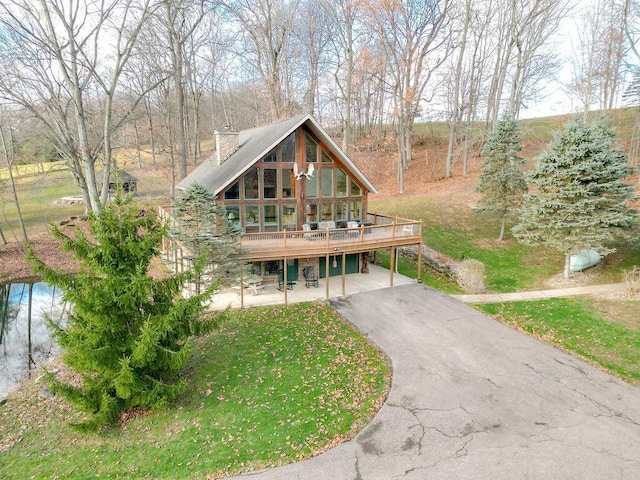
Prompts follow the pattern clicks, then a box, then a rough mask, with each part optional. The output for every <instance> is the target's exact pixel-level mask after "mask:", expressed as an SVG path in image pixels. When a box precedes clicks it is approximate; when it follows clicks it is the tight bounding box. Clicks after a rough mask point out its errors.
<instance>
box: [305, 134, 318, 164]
mask: <svg viewBox="0 0 640 480" xmlns="http://www.w3.org/2000/svg"><path fill="white" fill-rule="evenodd" d="M305 157H306V160H307V163H316V162H317V161H318V142H316V141H315V140H314V139H313V138H311V135H309V134H308V133H307V134H306V135H305Z"/></svg>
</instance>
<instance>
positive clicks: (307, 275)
mask: <svg viewBox="0 0 640 480" xmlns="http://www.w3.org/2000/svg"><path fill="white" fill-rule="evenodd" d="M302 275H303V276H304V285H305V287H307V288H309V287H312V286H313V287H316V288H317V287H318V275H317V274H316V269H315V268H314V267H312V266H309V267H304V268H303V269H302Z"/></svg>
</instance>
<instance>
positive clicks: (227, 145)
mask: <svg viewBox="0 0 640 480" xmlns="http://www.w3.org/2000/svg"><path fill="white" fill-rule="evenodd" d="M239 135H240V133H239V132H237V131H235V130H233V128H231V125H228V124H227V125H225V126H224V127H222V130H216V131H215V137H216V158H217V159H218V165H222V164H223V163H224V162H225V161H226V160H227V159H228V158H229V157H230V156H231V155H233V154H234V153H235V151H236V150H238V148H239V147H240V140H239Z"/></svg>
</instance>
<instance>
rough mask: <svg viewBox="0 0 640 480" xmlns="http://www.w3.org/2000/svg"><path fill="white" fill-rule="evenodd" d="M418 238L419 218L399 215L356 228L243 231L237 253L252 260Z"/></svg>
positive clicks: (395, 244)
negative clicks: (406, 218) (382, 221)
mask: <svg viewBox="0 0 640 480" xmlns="http://www.w3.org/2000/svg"><path fill="white" fill-rule="evenodd" d="M370 215H371V214H370ZM421 239H422V224H421V222H416V221H412V220H404V219H403V220H400V221H399V222H398V223H396V222H395V221H393V222H392V223H387V224H384V225H370V226H369V225H367V226H361V227H358V228H336V229H331V230H312V231H285V232H274V233H250V234H245V235H243V236H242V240H241V248H242V254H241V255H242V257H243V258H251V259H255V260H270V259H277V258H283V257H313V256H319V255H326V254H334V253H336V252H340V253H342V252H345V253H358V252H368V251H373V250H380V249H386V248H390V247H402V246H408V245H415V244H417V243H420V241H421Z"/></svg>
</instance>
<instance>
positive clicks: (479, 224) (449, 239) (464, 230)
mask: <svg viewBox="0 0 640 480" xmlns="http://www.w3.org/2000/svg"><path fill="white" fill-rule="evenodd" d="M369 210H370V211H372V212H376V213H382V214H387V215H390V216H396V215H398V216H400V217H405V218H411V219H415V220H422V221H423V224H424V226H423V241H424V243H425V244H426V245H428V246H429V247H431V248H433V249H435V250H437V251H439V252H441V253H444V254H445V255H448V256H449V257H451V258H453V259H455V260H462V259H464V258H473V259H476V260H480V261H481V262H483V263H484V265H485V272H486V278H485V285H486V287H487V289H488V290H489V291H493V292H515V291H521V290H535V289H539V288H548V287H546V286H545V285H544V280H546V279H548V278H549V277H551V276H553V275H554V274H559V273H561V272H562V268H563V265H564V259H563V257H562V255H560V254H559V253H558V252H556V251H554V250H550V249H545V248H532V247H526V246H523V245H520V244H519V243H517V242H516V241H515V240H513V238H511V237H509V238H507V239H506V240H505V241H503V242H498V241H496V237H497V234H498V233H499V228H500V227H499V225H498V223H497V222H496V221H495V220H493V219H491V217H489V216H488V215H487V214H485V213H479V212H476V211H474V210H473V209H472V208H471V207H469V206H468V205H461V204H457V203H455V202H450V201H448V199H434V198H429V197H426V196H402V197H395V198H385V199H372V200H371V201H370V205H369ZM639 234H640V224H638V225H637V226H636V228H635V235H636V236H635V239H632V240H631V241H628V240H619V241H618V242H617V243H616V244H615V245H614V246H615V247H616V248H617V252H616V253H615V254H612V255H610V256H608V257H606V259H605V268H604V269H603V273H602V274H601V277H600V279H599V280H598V283H615V282H620V281H622V274H623V272H624V271H625V270H628V269H630V268H631V267H632V266H633V265H640V249H639V248H638V247H637V245H638V235H639ZM427 283H428V282H427Z"/></svg>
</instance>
